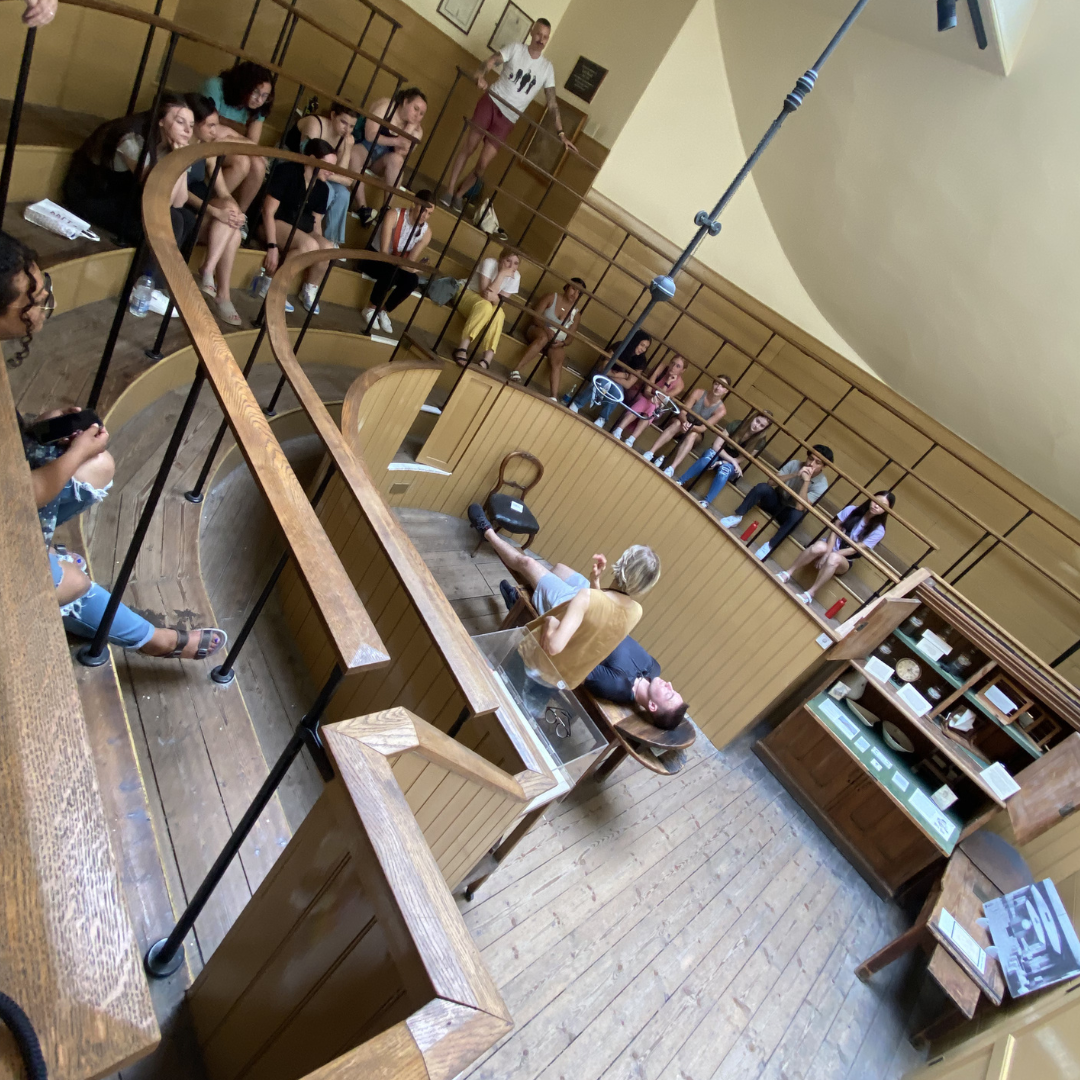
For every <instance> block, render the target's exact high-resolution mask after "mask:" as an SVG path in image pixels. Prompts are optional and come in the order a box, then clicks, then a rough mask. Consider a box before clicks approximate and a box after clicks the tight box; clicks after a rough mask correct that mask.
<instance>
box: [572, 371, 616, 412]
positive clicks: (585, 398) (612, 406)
mask: <svg viewBox="0 0 1080 1080" xmlns="http://www.w3.org/2000/svg"><path fill="white" fill-rule="evenodd" d="M592 392H593V381H592V376H591V375H589V376H587V377H586V379H585V381H584V382H583V383H582V384H581V386H580V387H578V392H577V393H576V394H575V395H574V400H573V401H571V402H570V404H571V405H576V406H577V407H578V408H579V409H587V408H588V407H589V402H590V400H591V399H592ZM622 404H623V403H622V402H621V401H613V400H612V399H611V398H607V399H606V400H605V401H604V407H603V408H602V409H601V410H600V419H601V420H603V421H604V423H605V424H606V423H607V422H608V421H609V420H610V419H611V414H612V413H613V412H614V411H615V410H616V409H617V408H618V407H619V406H620V405H622Z"/></svg>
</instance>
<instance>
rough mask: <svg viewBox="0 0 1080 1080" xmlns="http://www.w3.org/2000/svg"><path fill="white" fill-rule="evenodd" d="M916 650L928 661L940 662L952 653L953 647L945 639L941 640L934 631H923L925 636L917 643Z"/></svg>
mask: <svg viewBox="0 0 1080 1080" xmlns="http://www.w3.org/2000/svg"><path fill="white" fill-rule="evenodd" d="M915 648H916V649H918V650H919V652H921V653H922V654H923V656H925V657H926V658H927V659H928V660H940V659H941V658H942V657H943V656H947V655H948V654H949V653H951V652H952V646H951V645H950V644H949V643H948V642H947V641H945V640H944V639H943V638H939V637H938V636H937V634H935V633H934V631H933V630H925V631H923V636H922V637H921V638H919V640H918V641H916V642H915Z"/></svg>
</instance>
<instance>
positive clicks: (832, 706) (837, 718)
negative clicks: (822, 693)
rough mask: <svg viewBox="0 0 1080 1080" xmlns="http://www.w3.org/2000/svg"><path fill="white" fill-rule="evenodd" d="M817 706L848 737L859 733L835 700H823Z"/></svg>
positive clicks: (853, 736)
mask: <svg viewBox="0 0 1080 1080" xmlns="http://www.w3.org/2000/svg"><path fill="white" fill-rule="evenodd" d="M818 708H820V709H821V711H822V712H823V713H824V714H825V715H826V716H827V717H828V718H829V719H830V720H831V721H832V722H833V723H834V724H835V725H836V726H837V727H838V728H839V729H840V730H841V731H842V732H843V733H844V734H845V735H846V736H847V737H848V738H849V739H854V738H855V737H856V736H857V735H858V734H859V729H858V727H856V725H855V722H854V721H853V720H852V719H851V718H850V717H849V716H848V715H847V713H845V712H844V710H843V709H841V708H840V706H839V705H837V704H836V702H835V701H828V700H826V701H823V702H822V703H821V704H820V705H819V706H818Z"/></svg>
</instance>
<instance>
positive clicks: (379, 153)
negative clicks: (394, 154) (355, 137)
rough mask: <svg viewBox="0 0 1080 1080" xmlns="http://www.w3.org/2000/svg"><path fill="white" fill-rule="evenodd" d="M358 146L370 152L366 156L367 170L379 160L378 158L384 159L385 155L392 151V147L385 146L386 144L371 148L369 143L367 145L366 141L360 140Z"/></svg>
mask: <svg viewBox="0 0 1080 1080" xmlns="http://www.w3.org/2000/svg"><path fill="white" fill-rule="evenodd" d="M358 145H360V146H362V147H363V148H364V149H365V150H370V151H371V153H370V154H369V155H368V156H367V167H368V168H369V169H370V168H371V166H372V165H374V164H375V162H376V161H378V160H379V158H383V157H386V155H387V154H389V153H390V151H391V150H393V149H394V148H393V147H392V146H387V145H386V143H376V144H375V146H374V147H372V145H371V143H369V142H368V141H367V140H366V139H361V140H360V141H359V143H358ZM360 160H361V161H363V160H364V159H363V158H361V159H360Z"/></svg>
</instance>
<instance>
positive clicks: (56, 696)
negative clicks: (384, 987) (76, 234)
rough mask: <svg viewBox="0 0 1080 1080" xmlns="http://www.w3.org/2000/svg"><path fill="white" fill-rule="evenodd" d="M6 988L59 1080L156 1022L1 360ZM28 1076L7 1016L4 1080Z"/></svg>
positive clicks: (1, 842) (0, 1036)
mask: <svg viewBox="0 0 1080 1080" xmlns="http://www.w3.org/2000/svg"><path fill="white" fill-rule="evenodd" d="M0 490H2V491H3V493H4V499H3V536H4V557H3V560H2V561H0V623H2V624H3V626H4V628H5V642H4V647H3V648H2V649H0V807H2V808H3V825H2V827H0V874H2V884H0V895H2V897H3V905H4V911H5V913H6V917H5V920H4V933H3V935H2V938H0V990H2V991H3V992H4V993H5V994H7V995H8V996H9V997H11V998H13V999H14V1000H15V1001H16V1002H17V1003H18V1004H19V1005H21V1006H22V1008H23V1009H24V1010H25V1012H26V1013H27V1015H28V1016H29V1018H30V1022H31V1023H32V1024H33V1025H34V1028H35V1030H36V1031H37V1034H38V1037H39V1038H40V1040H41V1045H42V1052H43V1054H44V1057H45V1063H46V1065H47V1067H48V1070H49V1076H50V1077H52V1078H53V1080H88V1078H90V1077H96V1076H105V1075H107V1074H109V1073H111V1072H113V1071H114V1070H116V1069H118V1068H122V1067H123V1066H125V1065H128V1064H130V1063H131V1062H133V1061H135V1060H137V1059H138V1058H140V1057H142V1056H144V1055H145V1054H148V1053H149V1052H150V1051H151V1050H153V1048H154V1047H155V1046H156V1045H157V1042H158V1038H159V1032H158V1025H157V1021H156V1019H155V1018H154V1010H153V1006H152V1003H151V1001H150V992H149V988H148V987H147V984H146V977H145V976H144V975H143V972H142V962H141V958H140V955H139V948H138V944H137V942H136V940H135V935H134V932H133V930H132V927H131V921H130V918H129V916H128V911H127V906H126V904H125V902H124V897H123V893H122V892H121V886H120V877H119V872H118V867H117V862H116V857H115V855H114V852H113V850H112V845H111V843H110V839H109V827H108V824H107V822H106V818H105V810H104V807H103V806H102V802H101V793H100V790H99V787H98V779H97V774H96V773H95V769H94V759H93V753H92V750H91V746H90V740H89V736H88V734H87V730H86V725H85V721H84V719H83V712H82V707H81V705H80V702H79V692H78V689H77V688H76V685H75V676H74V673H73V672H72V669H71V656H70V654H69V652H68V646H67V639H66V636H65V634H64V628H63V624H62V623H61V620H60V610H59V608H58V607H57V605H56V591H55V589H54V587H53V583H52V577H51V575H50V573H49V564H48V560H47V558H46V553H45V545H44V543H43V541H42V538H41V525H40V523H39V521H38V516H37V510H36V509H35V505H34V496H33V491H32V490H31V485H30V471H29V469H28V468H27V466H26V459H25V456H24V454H23V448H22V440H21V438H20V435H19V428H18V424H17V422H16V419H15V407H14V404H13V402H12V398H11V390H10V386H9V384H8V377H7V370H6V368H5V367H4V365H3V364H0ZM22 1075H24V1073H23V1068H22V1062H21V1058H20V1056H19V1052H18V1050H17V1049H16V1046H15V1043H14V1040H13V1039H12V1038H11V1037H10V1034H9V1033H8V1031H7V1030H6V1029H5V1028H2V1027H0V1077H4V1078H5V1080H7V1078H9V1077H10V1078H12V1080H14V1078H15V1077H19V1076H22Z"/></svg>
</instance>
